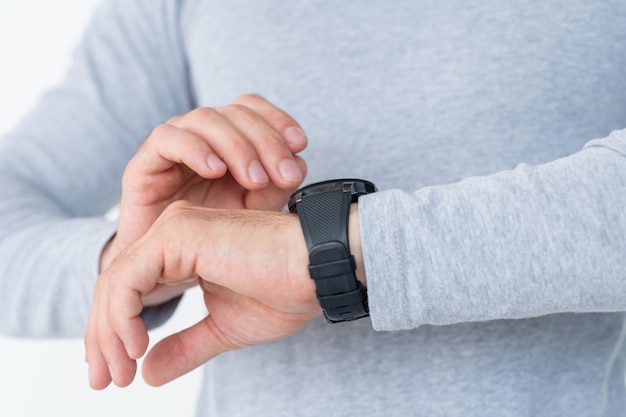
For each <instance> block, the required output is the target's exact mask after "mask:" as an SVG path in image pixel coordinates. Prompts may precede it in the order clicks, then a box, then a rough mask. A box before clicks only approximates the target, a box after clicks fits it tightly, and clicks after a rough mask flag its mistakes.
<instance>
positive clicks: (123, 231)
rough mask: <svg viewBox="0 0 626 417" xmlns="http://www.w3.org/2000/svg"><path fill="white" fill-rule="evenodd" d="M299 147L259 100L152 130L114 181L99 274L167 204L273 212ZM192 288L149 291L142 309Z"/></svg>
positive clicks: (296, 181) (291, 183) (302, 169)
mask: <svg viewBox="0 0 626 417" xmlns="http://www.w3.org/2000/svg"><path fill="white" fill-rule="evenodd" d="M306 144H307V138H306V136H305V134H304V133H303V132H302V129H301V127H300V126H299V124H298V123H297V122H296V121H295V120H294V119H293V118H292V117H291V116H289V115H288V114H287V113H286V112H284V111H283V110H281V109H279V108H277V107H276V106H274V105H273V104H272V103H270V102H269V101H267V100H265V99H264V98H263V97H261V96H258V95H255V94H248V95H244V96H241V97H239V98H238V99H237V100H235V101H234V102H233V103H232V104H230V105H228V106H224V107H221V108H217V109H213V108H206V107H204V108H198V109H195V110H192V111H191V112H189V113H186V114H184V115H180V116H177V117H174V118H172V119H170V120H169V121H167V122H166V123H164V124H162V125H160V126H158V127H157V128H155V129H154V131H153V132H152V134H151V135H150V136H149V137H148V138H147V139H146V141H145V142H144V144H143V145H142V146H141V148H140V149H139V151H138V152H137V154H136V155H135V156H134V157H133V158H132V159H131V161H130V162H129V164H128V166H127V168H126V170H125V172H124V176H123V179H122V196H121V201H120V212H119V220H118V230H117V233H116V235H115V236H114V238H113V239H112V240H111V241H110V242H109V243H108V244H107V246H106V247H105V248H104V250H103V252H102V256H101V264H100V270H101V271H102V270H105V269H106V268H107V267H108V265H109V264H110V263H111V261H112V260H113V259H114V258H115V257H116V256H117V255H118V254H120V253H121V252H122V251H123V250H124V249H125V248H126V247H128V246H129V245H130V244H132V243H133V242H135V241H137V240H138V239H139V238H141V237H142V236H143V235H144V234H145V233H146V231H147V230H148V229H149V228H150V226H152V224H153V223H154V222H155V221H156V219H157V218H158V217H159V216H160V215H161V213H162V212H163V211H164V210H165V208H166V207H168V206H169V205H170V204H172V203H173V202H175V201H178V200H186V201H189V202H192V203H195V204H199V205H203V206H207V207H215V208H231V209H259V210H280V209H281V208H282V207H283V206H284V205H285V204H286V202H287V200H288V198H289V195H290V194H291V193H292V192H293V191H294V190H295V189H296V188H297V187H298V186H299V185H300V183H301V182H302V180H303V179H304V177H305V175H306V164H305V162H304V160H303V159H302V158H300V157H299V156H297V155H296V154H297V153H298V152H300V151H302V150H303V149H304V148H305V147H306ZM194 284H195V281H194V282H187V283H180V284H178V285H175V286H168V287H162V286H158V287H156V288H155V289H154V290H153V291H152V292H151V293H150V294H145V296H144V302H145V304H146V305H156V304H160V303H162V302H164V301H167V300H168V299H171V298H173V297H175V296H177V295H180V294H181V293H182V292H183V291H184V290H185V289H186V288H188V287H189V286H190V285H194Z"/></svg>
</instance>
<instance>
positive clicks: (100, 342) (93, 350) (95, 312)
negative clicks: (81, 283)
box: [85, 276, 137, 389]
mask: <svg viewBox="0 0 626 417" xmlns="http://www.w3.org/2000/svg"><path fill="white" fill-rule="evenodd" d="M109 295H110V286H109V282H108V280H107V277H106V276H104V277H102V276H101V277H100V278H99V279H98V282H97V285H96V288H95V291H94V302H93V305H92V311H91V314H90V316H89V322H88V327H87V333H86V335H85V349H86V355H85V356H86V360H87V362H88V363H89V383H90V385H91V386H92V388H94V389H103V388H106V387H107V386H108V385H109V384H110V383H111V381H112V380H113V382H115V384H116V385H118V386H127V385H128V384H130V383H131V382H132V380H133V379H134V376H135V373H136V370H137V364H136V362H135V361H134V360H133V359H131V358H129V357H128V354H127V352H126V350H125V348H124V345H123V344H122V342H121V340H120V339H119V338H118V336H117V335H116V334H115V332H114V330H113V329H112V328H111V326H110V324H109V316H110V314H109V313H108V308H107V307H108V305H107V303H106V300H107V299H108V296H109Z"/></svg>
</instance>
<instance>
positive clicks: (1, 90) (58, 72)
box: [0, 0, 204, 417]
mask: <svg viewBox="0 0 626 417" xmlns="http://www.w3.org/2000/svg"><path fill="white" fill-rule="evenodd" d="M98 3H100V1H99V0H0V137H2V135H3V134H4V133H6V132H7V131H8V130H9V129H10V128H11V127H12V126H13V125H14V124H15V123H16V122H17V121H18V120H19V118H20V117H21V116H22V115H23V114H24V113H25V112H26V111H27V110H28V109H29V108H30V107H31V106H32V105H33V104H34V103H35V102H36V100H37V98H38V96H39V95H40V94H41V93H42V92H43V91H44V90H45V89H47V88H48V87H50V86H51V85H53V84H54V83H55V82H57V81H58V80H59V79H60V78H61V76H62V74H63V72H64V70H65V68H66V66H67V64H68V61H69V59H70V55H71V53H72V50H73V48H74V46H75V45H76V43H77V42H78V41H79V40H80V36H81V33H82V31H83V29H84V28H85V26H86V25H87V23H88V21H89V18H90V17H91V14H92V13H93V10H94V8H95V7H96V6H97V4H98ZM5 278H6V277H5ZM189 295H190V296H188V297H186V299H185V300H184V301H183V303H182V305H181V308H179V310H178V312H177V313H176V315H175V316H174V317H173V318H172V320H170V322H169V323H168V324H167V325H165V326H164V327H163V328H161V329H159V330H157V331H156V332H154V333H152V334H151V339H152V340H159V339H160V338H162V337H163V336H164V335H166V334H170V333H172V332H173V331H177V330H180V329H182V328H183V327H184V326H187V325H190V324H192V323H193V322H195V321H196V320H197V319H198V318H199V317H201V315H202V314H203V313H204V310H203V307H202V303H201V300H200V299H199V294H198V293H197V292H192V294H189ZM83 356H84V352H83V344H82V340H18V339H11V338H4V337H0V416H2V417H21V416H27V417H31V416H63V417H74V416H80V417H86V416H89V417H98V416H119V417H125V416H154V417H159V416H176V417H185V416H192V415H193V413H194V408H195V402H196V395H197V393H198V385H199V382H200V373H199V372H198V371H196V372H193V373H191V374H188V375H186V376H184V377H182V378H180V379H178V380H177V381H175V382H173V383H171V384H168V385H166V386H165V387H161V388H152V387H149V386H147V385H146V384H145V383H144V382H143V381H142V380H141V378H139V379H138V380H136V381H135V382H134V383H133V384H132V385H131V386H130V387H128V388H124V389H120V388H117V387H109V388H108V389H106V390H104V391H99V392H98V391H92V390H90V389H89V387H88V383H87V366H86V364H85V363H84V361H83Z"/></svg>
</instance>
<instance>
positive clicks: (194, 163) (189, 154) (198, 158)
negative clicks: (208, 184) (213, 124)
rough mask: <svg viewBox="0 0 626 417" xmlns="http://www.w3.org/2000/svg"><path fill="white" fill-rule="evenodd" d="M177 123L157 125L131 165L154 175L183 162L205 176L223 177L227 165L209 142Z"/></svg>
mask: <svg viewBox="0 0 626 417" xmlns="http://www.w3.org/2000/svg"><path fill="white" fill-rule="evenodd" d="M176 120H180V119H176ZM175 123H176V122H172V123H165V124H162V125H160V126H158V127H157V128H155V129H154V131H153V132H152V134H151V135H150V137H148V139H147V140H146V142H145V143H144V144H143V145H142V147H141V148H140V149H139V151H138V152H137V154H136V156H135V157H134V158H133V159H132V160H131V161H130V163H129V168H131V170H132V171H134V172H137V173H139V174H142V175H143V176H152V175H157V174H161V173H163V172H165V171H168V170H169V169H170V168H172V167H173V166H174V165H176V164H184V165H185V166H187V167H188V168H190V169H191V170H192V171H194V172H196V173H197V174H198V175H200V176H202V177H204V178H219V177H221V176H223V175H224V173H225V172H226V165H225V164H224V162H223V161H222V160H221V159H220V158H219V156H218V155H217V154H216V152H215V151H214V150H213V149H212V148H211V146H210V145H209V143H207V141H206V140H204V138H203V137H201V136H198V135H196V134H194V133H192V132H189V131H187V130H185V129H181V128H179V127H178V126H176V124H175ZM132 171H131V172H132ZM151 185H152V184H151Z"/></svg>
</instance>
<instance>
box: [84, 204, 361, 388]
mask: <svg viewBox="0 0 626 417" xmlns="http://www.w3.org/2000/svg"><path fill="white" fill-rule="evenodd" d="M349 236H350V245H351V249H352V252H353V254H354V255H355V258H356V260H357V271H361V272H360V273H359V276H360V279H361V280H362V283H363V285H365V284H366V282H365V277H364V274H363V272H364V268H363V264H362V256H361V253H360V245H359V244H358V242H359V239H360V236H359V233H358V212H357V207H356V205H353V207H352V210H351V215H350V222H349ZM307 266H308V252H307V249H306V244H305V241H304V236H303V234H302V230H301V227H300V224H299V220H298V219H297V217H296V216H295V215H292V214H289V213H278V212H268V211H257V210H223V209H222V210H219V209H210V208H207V207H204V206H198V205H194V204H191V203H189V202H184V201H179V202H176V203H174V204H172V205H170V206H169V207H168V208H167V209H166V210H165V211H164V213H163V214H162V215H161V216H160V217H159V219H158V220H157V221H156V222H155V224H154V225H153V226H152V227H151V228H150V229H149V230H148V232H147V233H146V234H145V235H144V236H143V237H142V238H141V239H140V240H139V241H137V242H136V243H134V244H132V245H131V246H129V247H128V248H127V249H126V250H124V251H123V252H122V253H121V254H120V255H119V256H118V257H117V258H115V260H114V261H113V262H112V264H111V265H110V267H109V268H108V269H107V270H106V271H104V272H103V273H102V274H101V276H100V278H99V279H98V282H97V284H96V289H95V293H94V302H93V306H92V311H91V314H90V318H89V324H88V330H87V334H86V336H85V347H86V353H87V361H88V362H89V366H90V384H91V386H92V387H93V388H96V389H101V388H104V387H106V386H107V385H109V383H110V382H111V380H113V382H114V383H115V384H116V385H118V386H127V385H128V384H130V383H131V382H132V380H133V379H134V377H135V373H136V369H137V363H136V360H137V359H139V358H140V357H142V356H143V355H144V354H145V352H146V350H147V347H148V333H147V330H146V328H145V326H144V324H143V321H142V320H141V318H140V316H139V315H140V313H141V310H142V308H143V301H142V297H143V296H144V295H145V294H147V293H149V292H150V291H152V290H153V288H154V287H155V286H157V285H159V284H165V285H171V284H176V283H179V282H185V281H187V280H189V279H197V280H198V281H199V282H200V286H201V288H202V290H203V292H204V302H205V304H206V307H207V309H208V310H209V312H210V313H209V314H208V315H207V316H206V317H205V318H204V319H203V320H201V321H200V322H198V323H197V324H195V325H194V326H192V327H190V328H187V329H184V330H181V331H180V332H178V333H176V334H173V335H170V336H168V337H166V338H165V339H164V340H162V341H160V342H159V343H157V344H156V345H155V346H154V347H153V348H152V350H151V351H150V352H149V353H148V355H147V356H146V358H145V360H144V362H143V377H144V379H145V380H146V381H147V382H148V383H149V384H151V385H162V384H165V383H167V382H169V381H171V380H173V379H175V378H177V377H178V376H181V375H183V374H185V373H186V372H189V371H191V370H193V369H195V368H196V367H198V366H200V365H202V364H203V363H205V362H207V361H208V360H210V359H212V358H214V357H215V356H216V355H218V354H220V353H222V352H226V351H229V350H233V349H240V348H244V347H247V346H252V345H255V344H259V343H265V342H268V341H273V340H278V339H281V338H284V337H287V336H289V335H291V334H293V333H295V332H297V331H298V330H299V329H301V328H302V327H303V326H304V325H305V324H306V323H307V322H308V321H309V320H311V319H312V318H314V317H317V316H319V315H320V314H321V309H320V307H319V304H318V302H317V299H316V296H315V284H314V282H313V281H312V280H311V278H310V276H309V273H308V268H307Z"/></svg>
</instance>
